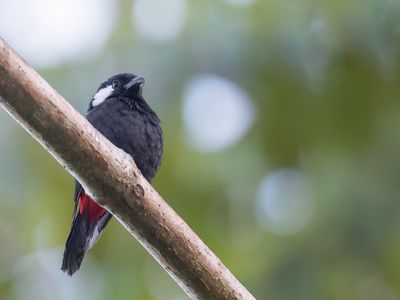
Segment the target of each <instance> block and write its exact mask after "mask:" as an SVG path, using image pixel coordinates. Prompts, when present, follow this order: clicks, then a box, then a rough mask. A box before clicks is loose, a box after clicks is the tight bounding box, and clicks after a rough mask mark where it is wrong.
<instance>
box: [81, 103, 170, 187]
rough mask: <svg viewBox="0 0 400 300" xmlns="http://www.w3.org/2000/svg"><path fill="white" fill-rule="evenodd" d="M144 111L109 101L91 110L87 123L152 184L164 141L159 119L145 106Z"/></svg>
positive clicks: (136, 107)
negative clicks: (131, 158)
mask: <svg viewBox="0 0 400 300" xmlns="http://www.w3.org/2000/svg"><path fill="white" fill-rule="evenodd" d="M145 105H146V104H145ZM144 108H145V109H142V108H141V107H138V106H135V105H134V106H132V105H127V103H126V102H124V101H121V100H120V99H118V98H109V99H107V100H105V101H104V102H103V103H102V104H100V105H99V106H97V107H95V108H93V109H91V110H90V111H89V112H88V114H87V119H88V121H89V122H90V123H91V124H92V125H93V126H94V127H95V128H96V129H97V130H98V131H100V132H101V133H102V134H103V135H104V136H105V137H106V138H108V139H109V140H110V141H111V142H112V143H113V144H114V145H115V146H117V147H118V148H121V149H122V150H124V151H125V152H126V153H128V154H129V155H131V156H132V157H133V159H134V160H135V162H136V165H137V166H138V168H139V169H140V171H141V172H142V174H143V176H144V177H145V178H146V179H147V180H148V181H151V179H152V178H153V177H154V175H155V174H156V171H157V169H158V167H159V166H160V163H161V157H162V149H163V139H162V130H161V127H160V121H159V119H158V117H157V116H156V115H155V113H154V112H153V111H152V110H151V109H150V108H149V107H148V106H147V105H146V107H144Z"/></svg>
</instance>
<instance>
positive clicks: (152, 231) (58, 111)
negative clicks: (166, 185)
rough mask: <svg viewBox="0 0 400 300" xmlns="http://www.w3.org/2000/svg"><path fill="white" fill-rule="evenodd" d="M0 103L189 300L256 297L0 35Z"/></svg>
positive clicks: (129, 160) (126, 158)
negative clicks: (170, 278) (159, 266)
mask: <svg viewBox="0 0 400 300" xmlns="http://www.w3.org/2000/svg"><path fill="white" fill-rule="evenodd" d="M0 106H2V107H3V108H4V109H5V110H6V111H7V112H8V113H9V114H10V115H11V116H12V117H13V118H14V119H15V120H16V121H17V122H18V123H19V124H20V125H21V126H22V127H23V128H25V130H27V131H28V132H29V133H30V134H31V135H32V136H33V137H34V138H35V139H36V140H37V141H38V142H39V143H40V144H41V145H42V146H43V147H44V148H45V149H46V150H47V151H48V152H50V153H51V154H52V155H53V156H54V158H55V159H56V160H57V161H58V162H59V163H60V164H61V165H62V166H64V168H66V169H67V170H68V172H69V173H71V174H72V175H73V176H74V177H76V178H77V179H78V180H79V181H80V182H81V183H82V185H83V186H84V188H85V190H86V191H87V192H88V193H89V194H90V195H91V196H92V197H93V198H94V199H95V200H96V202H97V203H99V204H100V205H101V206H103V207H105V208H106V209H107V210H109V211H110V212H111V213H112V214H113V215H114V216H115V217H116V218H117V219H118V220H119V222H120V223H121V224H122V225H123V226H124V227H125V228H126V229H127V230H128V231H129V232H130V233H131V234H132V235H133V236H134V237H135V238H136V239H137V240H138V241H139V242H140V243H141V244H142V245H143V247H144V248H145V249H146V250H147V251H148V252H149V253H150V254H151V255H152V256H153V257H154V258H155V259H156V260H157V261H158V262H159V263H160V265H161V266H162V267H163V268H164V269H165V270H166V271H167V272H168V273H169V274H170V275H171V276H172V278H173V279H174V280H175V281H176V282H177V283H178V284H179V285H180V286H181V288H182V289H183V290H184V291H185V292H186V293H187V294H188V295H189V297H191V298H192V299H254V297H253V296H252V295H251V294H250V293H249V292H248V291H247V290H246V288H245V287H244V286H243V285H242V284H241V283H240V282H239V281H238V280H237V279H236V278H235V277H234V276H233V275H232V273H231V272H230V271H229V270H228V269H227V268H226V267H225V266H224V265H223V264H222V262H221V261H220V260H219V259H218V257H217V256H216V255H215V254H214V253H213V252H212V251H211V250H210V249H209V248H208V247H207V246H206V245H205V244H204V243H203V242H202V241H201V240H200V238H199V237H198V236H197V235H196V234H195V233H194V232H193V231H192V230H191V229H190V227H189V226H188V225H187V224H186V223H185V222H184V221H183V220H182V219H181V218H180V217H179V216H178V215H177V214H176V213H175V211H174V210H173V209H172V208H171V207H170V206H168V204H167V203H166V202H165V201H164V200H163V199H162V198H161V196H160V195H159V194H158V193H157V192H156V191H155V190H154V189H153V188H152V186H151V185H150V184H149V183H148V182H147V181H146V180H145V179H144V177H143V176H142V175H141V173H140V171H139V170H138V168H137V167H136V165H135V162H134V161H133V159H132V158H131V157H130V156H129V155H127V154H126V153H125V152H123V151H122V150H121V149H118V148H117V147H115V146H114V145H113V144H112V143H111V142H109V141H108V140H107V139H106V138H105V137H104V136H103V135H101V134H100V133H99V132H98V131H97V130H96V129H95V128H93V127H92V126H91V125H90V124H89V123H88V122H87V121H86V119H84V118H83V117H82V116H81V115H80V114H79V113H78V112H77V111H76V110H75V109H74V108H73V107H72V106H71V105H70V104H69V103H68V102H67V101H66V100H65V99H64V98H63V97H62V96H60V95H59V94H58V93H57V92H56V91H55V90H54V89H53V88H52V87H51V86H50V85H49V84H48V83H47V82H46V81H45V80H44V79H43V78H42V77H40V75H38V74H37V73H36V72H35V71H34V70H33V69H32V68H31V67H30V66H28V65H27V63H26V62H25V61H24V60H23V59H22V58H21V57H20V56H19V55H18V54H17V53H16V52H14V50H13V49H11V48H10V47H9V46H8V44H7V43H6V42H5V41H4V40H3V39H1V38H0Z"/></svg>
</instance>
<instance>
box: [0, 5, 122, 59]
mask: <svg viewBox="0 0 400 300" xmlns="http://www.w3.org/2000/svg"><path fill="white" fill-rule="evenodd" d="M1 6H2V8H4V9H1V10H0V35H1V36H2V37H3V38H4V39H5V40H6V41H7V42H8V43H9V44H10V45H11V46H12V47H14V48H15V49H16V50H17V51H18V52H19V53H20V54H21V55H22V56H23V57H24V58H25V59H26V60H27V61H28V62H29V63H31V64H33V65H36V66H39V67H52V66H55V65H58V64H61V63H65V62H68V61H70V60H73V59H76V58H89V57H91V56H93V55H95V54H96V53H98V52H99V51H100V50H101V49H102V48H103V46H104V45H105V44H106V42H107V39H108V37H109V36H110V34H111V32H112V29H113V25H114V23H115V22H114V21H115V18H116V12H117V9H116V8H117V7H116V2H115V1H114V0H85V1H80V0H57V1H53V0H3V1H2V5H1ZM16 16H18V18H16Z"/></svg>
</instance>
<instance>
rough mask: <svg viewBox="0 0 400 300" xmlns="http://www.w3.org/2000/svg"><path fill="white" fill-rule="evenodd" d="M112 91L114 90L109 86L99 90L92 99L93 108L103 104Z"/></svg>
mask: <svg viewBox="0 0 400 300" xmlns="http://www.w3.org/2000/svg"><path fill="white" fill-rule="evenodd" d="M113 91H114V89H113V88H112V86H111V85H108V86H106V87H105V88H102V89H101V90H99V91H98V92H97V93H96V95H94V97H93V101H92V105H93V107H94V106H97V105H99V104H101V103H103V101H104V100H106V99H107V97H108V96H110V95H111V93H112V92H113Z"/></svg>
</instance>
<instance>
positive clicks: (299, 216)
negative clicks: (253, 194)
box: [256, 169, 314, 234]
mask: <svg viewBox="0 0 400 300" xmlns="http://www.w3.org/2000/svg"><path fill="white" fill-rule="evenodd" d="M313 212H314V201H313V197H312V193H311V188H310V185H309V183H308V182H307V180H306V178H305V176H304V175H303V174H302V173H301V172H299V171H297V170H294V169H283V170H278V171H276V172H273V173H272V174H270V175H268V176H266V177H265V178H264V179H263V180H262V182H261V184H260V186H259V189H258V192H257V198H256V214H257V218H258V221H259V222H260V224H261V225H262V226H264V227H265V228H267V229H269V230H270V231H271V232H273V233H275V234H294V233H297V232H299V231H301V230H302V229H303V228H304V227H305V226H306V225H307V224H308V223H309V221H310V219H311V217H312V215H313Z"/></svg>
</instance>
